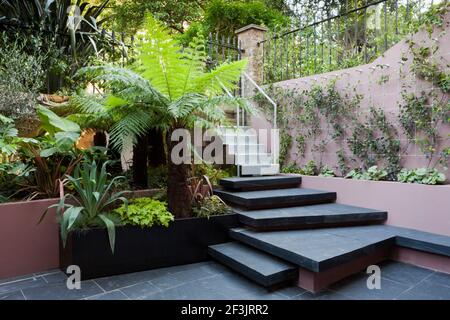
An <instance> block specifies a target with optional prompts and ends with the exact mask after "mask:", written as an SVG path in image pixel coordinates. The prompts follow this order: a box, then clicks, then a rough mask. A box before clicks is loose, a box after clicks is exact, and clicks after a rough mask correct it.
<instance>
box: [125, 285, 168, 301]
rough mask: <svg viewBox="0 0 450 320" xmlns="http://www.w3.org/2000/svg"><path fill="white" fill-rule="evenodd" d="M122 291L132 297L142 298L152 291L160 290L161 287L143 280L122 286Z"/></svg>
mask: <svg viewBox="0 0 450 320" xmlns="http://www.w3.org/2000/svg"><path fill="white" fill-rule="evenodd" d="M120 291H122V292H123V293H124V294H125V295H126V296H127V297H129V298H130V299H140V298H143V297H145V296H148V295H150V294H152V293H156V292H159V291H161V289H159V288H158V287H157V286H155V285H153V284H151V283H150V282H143V283H138V284H135V285H132V286H129V287H125V288H122V289H120Z"/></svg>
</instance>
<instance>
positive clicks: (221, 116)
mask: <svg viewBox="0 0 450 320" xmlns="http://www.w3.org/2000/svg"><path fill="white" fill-rule="evenodd" d="M145 26H146V30H147V32H146V35H145V37H143V38H142V39H141V41H140V45H139V47H138V51H139V52H138V55H137V56H138V58H137V62H136V63H135V64H134V65H132V66H131V67H130V68H117V67H113V66H108V65H103V66H95V67H86V68H83V69H81V70H80V72H79V73H78V76H80V77H85V78H86V80H88V81H91V82H93V83H96V84H97V85H98V86H100V87H102V88H103V89H104V91H105V92H106V93H105V94H102V95H82V94H80V95H78V96H75V97H74V98H73V99H72V101H73V104H74V108H75V109H76V110H77V111H78V112H79V114H78V115H77V116H76V117H73V118H74V119H76V118H78V119H84V120H85V119H86V118H88V119H90V120H91V121H88V122H89V123H90V124H91V125H93V126H95V123H96V121H97V120H99V121H100V120H102V119H103V120H105V119H106V122H107V123H108V124H110V126H111V127H110V132H109V133H110V134H111V143H112V145H113V147H116V148H118V149H121V148H122V147H123V144H124V142H125V141H126V140H127V139H129V138H131V140H132V141H133V142H135V141H136V137H137V136H140V135H143V134H145V132H146V131H147V130H148V129H150V128H159V129H162V130H168V129H170V128H175V127H186V128H190V127H193V126H194V124H195V123H198V124H200V125H202V126H204V127H214V126H215V125H217V124H221V123H224V122H226V120H225V119H226V118H225V113H224V111H223V109H222V108H220V106H222V105H224V104H231V105H240V106H241V107H242V108H243V109H247V110H248V111H251V110H250V109H249V108H248V107H247V105H246V103H245V100H243V99H240V98H234V97H228V96H225V95H224V89H227V90H229V91H232V90H233V89H234V88H235V87H236V84H237V83H238V80H239V78H240V75H241V73H242V72H243V70H244V68H245V67H246V65H247V61H246V60H241V61H235V62H225V63H223V64H221V65H219V66H217V67H216V68H215V69H213V70H211V71H208V70H207V65H206V55H205V50H204V49H205V45H204V41H203V40H202V39H195V40H194V41H193V42H192V43H191V44H190V45H189V46H188V47H186V48H183V47H182V46H181V45H180V44H179V43H178V42H177V41H176V40H175V39H173V38H172V37H171V35H170V33H169V31H168V30H167V29H166V28H165V27H164V26H163V25H162V24H161V23H160V22H158V21H157V20H155V19H154V18H153V17H151V16H149V17H148V18H147V20H146V23H145ZM80 122H81V121H80Z"/></svg>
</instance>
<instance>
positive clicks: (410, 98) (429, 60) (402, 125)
mask: <svg viewBox="0 0 450 320" xmlns="http://www.w3.org/2000/svg"><path fill="white" fill-rule="evenodd" d="M447 10H448V8H447V7H445V8H443V7H442V6H439V7H436V8H435V9H434V11H433V12H430V13H427V15H426V16H425V20H424V22H423V24H422V25H421V26H423V27H424V28H425V30H427V31H428V32H427V33H428V35H429V38H430V40H431V41H430V42H431V43H432V45H429V46H420V45H418V44H417V43H415V42H413V41H412V40H408V41H407V44H408V49H409V55H410V56H411V58H408V57H406V56H404V57H402V60H403V64H405V62H406V61H407V60H409V59H410V60H411V61H410V65H409V66H408V68H404V69H406V71H407V72H408V74H412V75H413V76H414V77H415V78H416V79H418V80H421V81H425V82H427V83H431V84H432V86H433V88H432V89H431V90H423V91H421V92H415V91H414V90H412V88H411V87H407V86H403V87H402V89H401V97H402V99H401V101H400V102H399V105H398V107H399V112H398V123H399V125H397V124H396V125H394V124H393V123H392V122H391V121H393V120H388V117H387V116H386V114H385V112H384V111H383V110H382V109H380V108H378V107H377V106H371V107H370V108H369V110H368V111H369V112H368V113H366V114H365V115H364V116H362V115H361V114H360V104H361V100H362V99H363V96H362V95H360V94H359V93H358V92H357V87H356V86H355V87H353V88H351V87H347V88H346V89H345V90H343V89H341V88H339V89H337V88H336V80H333V81H331V82H329V83H328V84H327V85H325V86H319V85H314V86H312V87H310V88H309V89H308V90H303V91H301V92H300V91H299V90H296V89H295V88H293V89H292V88H290V89H289V88H282V87H281V86H274V85H269V86H268V90H267V91H268V92H269V95H271V96H272V97H274V98H275V100H276V101H277V102H278V105H279V106H280V107H279V115H278V119H279V123H278V127H279V128H280V132H281V147H280V152H281V155H280V159H282V161H280V163H281V164H282V165H283V166H284V168H285V170H284V171H285V172H297V173H303V174H307V172H308V173H311V172H312V171H314V172H316V174H321V173H322V172H324V175H326V176H331V175H335V172H336V171H334V170H337V172H339V174H340V175H341V176H347V177H349V175H350V177H352V178H358V177H359V178H360V177H366V178H367V177H371V173H373V174H372V175H373V176H374V177H375V178H376V179H375V178H374V180H377V179H381V180H398V181H407V180H408V179H409V180H411V179H412V178H408V179H406V178H404V176H405V172H406V171H405V170H406V169H403V170H402V160H403V155H404V154H406V153H407V152H408V149H409V144H406V145H405V144H401V143H400V136H401V135H402V134H404V135H405V136H406V138H407V139H408V141H409V142H410V143H414V144H415V145H417V146H418V149H419V150H420V151H421V153H422V154H423V155H425V156H426V158H427V159H429V162H428V165H427V168H423V170H419V171H418V172H419V173H420V174H419V175H420V176H421V177H422V178H421V179H413V180H414V181H413V182H416V183H427V184H435V183H442V182H443V180H442V176H440V175H438V174H437V173H436V172H437V171H436V170H435V166H436V165H437V164H441V165H442V167H443V168H444V169H447V167H448V163H449V159H450V146H449V143H448V142H449V141H450V135H449V136H447V137H445V136H440V132H442V131H441V129H442V126H443V125H448V124H449V123H450V102H449V94H450V73H449V71H448V70H449V67H450V65H449V64H446V62H445V61H444V62H443V61H442V58H441V59H438V58H437V57H436V56H437V55H435V53H436V52H437V50H438V49H439V48H438V43H439V38H440V37H442V36H443V35H445V34H446V30H444V29H445V28H444V27H448V26H444V15H445V13H446V12H447ZM438 28H441V32H439V29H438ZM447 29H448V28H447ZM417 30H418V27H417V28H416V29H415V31H417ZM403 71H405V70H401V77H404V78H405V77H406V75H407V74H404V73H403V74H402V72H403ZM389 81H390V78H389V75H382V76H380V78H379V79H378V80H376V83H377V84H378V85H384V84H387V83H389ZM413 83H414V84H415V83H416V80H413ZM255 101H256V102H257V103H258V104H259V106H260V108H261V109H262V110H263V111H265V114H270V108H271V106H270V105H268V104H267V103H266V102H265V101H264V100H263V99H262V98H261V97H260V96H259V95H256V96H255ZM331 144H333V147H334V150H336V147H337V148H338V151H337V152H336V162H335V167H334V168H330V167H329V166H330V164H329V163H328V164H327V163H323V158H324V157H323V155H324V154H325V153H326V152H327V150H329V147H330V145H331ZM291 155H292V156H291ZM311 156H312V157H313V158H314V159H315V160H316V161H317V169H316V170H311V169H310V168H312V166H313V163H311V161H312V160H311V159H310V158H311ZM301 163H306V164H305V166H303V167H299V165H300V164H301ZM314 165H316V164H315V162H314ZM414 170H416V169H413V170H410V171H411V172H413V173H414V175H415V172H416V171H417V170H416V171H414ZM411 172H409V171H408V174H409V175H413V174H412V173H411ZM422 172H425V174H424V175H421V174H422ZM399 176H400V178H401V179H400V178H399ZM437 176H439V178H433V177H437ZM444 180H445V179H444Z"/></svg>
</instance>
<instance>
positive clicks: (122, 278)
mask: <svg viewBox="0 0 450 320" xmlns="http://www.w3.org/2000/svg"><path fill="white" fill-rule="evenodd" d="M164 274H168V271H167V270H163V269H155V270H147V271H141V272H134V273H126V274H121V275H117V276H110V277H104V278H97V279H95V282H97V284H98V285H99V286H100V287H102V288H103V289H104V290H105V291H112V290H116V289H120V288H124V287H128V286H131V285H133V284H138V283H143V282H147V281H149V280H152V279H155V278H157V277H160V276H161V275H164Z"/></svg>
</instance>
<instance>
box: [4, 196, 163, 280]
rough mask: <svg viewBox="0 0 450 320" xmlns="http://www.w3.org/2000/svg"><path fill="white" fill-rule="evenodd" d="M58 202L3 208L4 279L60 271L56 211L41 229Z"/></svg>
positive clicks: (9, 205)
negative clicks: (54, 269)
mask: <svg viewBox="0 0 450 320" xmlns="http://www.w3.org/2000/svg"><path fill="white" fill-rule="evenodd" d="M158 191H159V189H148V190H139V191H133V192H127V193H126V194H125V196H126V197H127V198H137V197H151V196H153V195H154V194H155V193H156V192H158ZM57 201H58V199H44V200H33V201H27V202H12V203H6V204H0V279H2V278H8V277H14V276H18V275H24V274H31V273H35V272H40V271H45V270H49V269H53V268H58V267H59V225H58V222H57V220H56V214H55V211H54V210H52V211H51V212H49V213H48V214H47V216H46V217H45V219H44V220H43V221H42V222H41V223H40V224H39V225H38V224H37V222H38V221H39V219H40V217H41V215H42V213H43V212H44V211H45V209H46V208H48V207H49V206H50V205H52V204H55V203H57Z"/></svg>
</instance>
